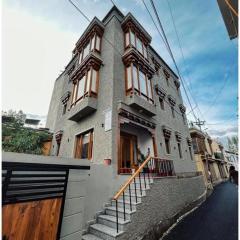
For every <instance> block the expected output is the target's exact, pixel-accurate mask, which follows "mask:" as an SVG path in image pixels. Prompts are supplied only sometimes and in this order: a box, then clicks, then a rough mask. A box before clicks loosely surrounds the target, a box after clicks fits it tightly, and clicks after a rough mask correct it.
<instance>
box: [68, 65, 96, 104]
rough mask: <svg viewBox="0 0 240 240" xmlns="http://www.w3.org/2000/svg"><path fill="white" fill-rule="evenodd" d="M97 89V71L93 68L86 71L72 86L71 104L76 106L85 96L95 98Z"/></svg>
mask: <svg viewBox="0 0 240 240" xmlns="http://www.w3.org/2000/svg"><path fill="white" fill-rule="evenodd" d="M97 88H98V71H96V70H95V69H94V68H93V67H91V68H90V69H88V71H86V73H85V74H84V75H83V76H82V77H81V78H80V79H79V80H78V81H77V82H76V83H75V84H74V85H73V93H72V104H71V106H73V105H74V104H76V103H77V102H78V101H80V100H81V99H83V98H84V97H85V96H89V97H91V96H93V97H96V96H97Z"/></svg>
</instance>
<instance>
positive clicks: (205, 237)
mask: <svg viewBox="0 0 240 240" xmlns="http://www.w3.org/2000/svg"><path fill="white" fill-rule="evenodd" d="M237 239H238V187H237V186H236V185H235V184H232V183H230V182H225V183H222V184H220V185H218V186H216V187H215V189H214V191H213V193H212V195H211V196H210V197H209V198H208V199H207V200H206V201H205V202H204V203H203V204H202V205H201V206H200V207H199V208H198V209H197V210H195V211H194V212H192V213H190V214H189V215H188V216H187V217H185V218H184V219H183V220H182V221H181V222H180V223H179V224H178V225H177V226H176V227H175V228H173V229H172V231H171V232H170V233H169V234H168V235H167V236H166V237H164V238H163V240H237Z"/></svg>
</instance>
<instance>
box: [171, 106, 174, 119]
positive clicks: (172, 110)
mask: <svg viewBox="0 0 240 240" xmlns="http://www.w3.org/2000/svg"><path fill="white" fill-rule="evenodd" d="M174 111H175V109H174V107H173V106H171V112H172V117H173V118H175V112H174Z"/></svg>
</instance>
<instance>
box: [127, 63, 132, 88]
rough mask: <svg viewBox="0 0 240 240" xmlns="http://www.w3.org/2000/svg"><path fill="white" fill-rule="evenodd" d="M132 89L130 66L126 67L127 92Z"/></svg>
mask: <svg viewBox="0 0 240 240" xmlns="http://www.w3.org/2000/svg"><path fill="white" fill-rule="evenodd" d="M130 88H132V75H131V66H129V67H127V90H128V89H130Z"/></svg>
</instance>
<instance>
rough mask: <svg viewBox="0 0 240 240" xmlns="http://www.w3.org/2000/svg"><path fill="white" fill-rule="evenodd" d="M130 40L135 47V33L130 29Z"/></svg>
mask: <svg viewBox="0 0 240 240" xmlns="http://www.w3.org/2000/svg"><path fill="white" fill-rule="evenodd" d="M130 40H131V44H132V45H133V46H134V47H135V35H134V33H133V32H132V31H130Z"/></svg>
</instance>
